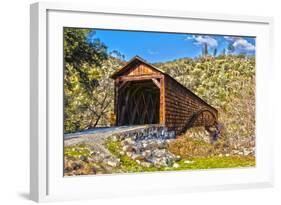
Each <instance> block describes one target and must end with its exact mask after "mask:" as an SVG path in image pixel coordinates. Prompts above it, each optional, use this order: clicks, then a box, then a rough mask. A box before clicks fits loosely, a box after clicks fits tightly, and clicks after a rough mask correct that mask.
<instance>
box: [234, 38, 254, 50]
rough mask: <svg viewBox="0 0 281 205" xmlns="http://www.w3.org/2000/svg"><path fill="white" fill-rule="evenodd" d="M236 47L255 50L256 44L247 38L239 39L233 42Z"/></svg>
mask: <svg viewBox="0 0 281 205" xmlns="http://www.w3.org/2000/svg"><path fill="white" fill-rule="evenodd" d="M233 46H234V48H236V49H239V50H242V51H254V50H255V46H254V45H253V44H251V43H249V42H248V41H247V40H246V39H239V40H236V41H235V42H234V43H233Z"/></svg>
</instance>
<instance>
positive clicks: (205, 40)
mask: <svg viewBox="0 0 281 205" xmlns="http://www.w3.org/2000/svg"><path fill="white" fill-rule="evenodd" d="M186 40H194V41H195V43H194V44H196V45H204V44H207V45H208V46H209V47H217V46H218V41H217V40H216V39H214V38H212V37H210V36H203V35H192V36H187V37H186Z"/></svg>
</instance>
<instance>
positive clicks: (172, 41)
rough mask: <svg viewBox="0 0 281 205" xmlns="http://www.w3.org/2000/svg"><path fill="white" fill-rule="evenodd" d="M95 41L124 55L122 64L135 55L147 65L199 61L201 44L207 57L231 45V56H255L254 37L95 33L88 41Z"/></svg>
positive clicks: (117, 31)
mask: <svg viewBox="0 0 281 205" xmlns="http://www.w3.org/2000/svg"><path fill="white" fill-rule="evenodd" d="M95 38H98V39H100V41H101V42H103V43H104V44H105V45H106V46H107V47H108V52H111V51H113V50H117V51H119V52H120V53H122V54H124V55H125V60H130V59H131V58H132V57H133V56H135V55H138V56H140V57H141V58H143V59H145V60H146V61H148V62H150V63H156V62H165V61H170V60H174V59H178V58H183V57H190V58H195V57H198V56H199V55H200V54H201V53H202V47H203V45H204V44H207V45H208V49H209V53H210V54H213V51H214V49H217V54H220V53H221V52H222V51H223V49H224V48H225V49H226V50H227V48H228V46H229V44H230V45H232V47H233V48H235V49H234V52H233V54H241V53H243V54H246V55H255V47H256V43H255V38H254V37H240V36H221V35H204V34H196V35H195V34H178V33H160V32H140V31H120V30H95V32H94V33H91V34H90V35H89V39H95Z"/></svg>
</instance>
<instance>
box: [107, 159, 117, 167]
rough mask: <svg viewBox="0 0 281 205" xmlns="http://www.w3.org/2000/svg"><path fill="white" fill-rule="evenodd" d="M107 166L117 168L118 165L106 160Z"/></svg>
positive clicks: (115, 162)
mask: <svg viewBox="0 0 281 205" xmlns="http://www.w3.org/2000/svg"><path fill="white" fill-rule="evenodd" d="M107 164H108V165H109V166H111V167H117V166H118V165H119V162H118V161H111V160H108V161H107Z"/></svg>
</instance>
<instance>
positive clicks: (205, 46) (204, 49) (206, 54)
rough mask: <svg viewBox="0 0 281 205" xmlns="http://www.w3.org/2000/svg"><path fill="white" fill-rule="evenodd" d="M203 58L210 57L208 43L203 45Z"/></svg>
mask: <svg viewBox="0 0 281 205" xmlns="http://www.w3.org/2000/svg"><path fill="white" fill-rule="evenodd" d="M202 56H205V57H206V56H208V45H207V43H204V44H203V47H202Z"/></svg>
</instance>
